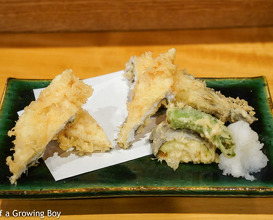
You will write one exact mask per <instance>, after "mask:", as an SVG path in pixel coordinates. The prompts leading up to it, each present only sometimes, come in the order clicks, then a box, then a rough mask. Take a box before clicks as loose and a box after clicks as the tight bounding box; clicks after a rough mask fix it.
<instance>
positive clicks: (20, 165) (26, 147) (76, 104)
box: [7, 70, 93, 184]
mask: <svg viewBox="0 0 273 220" xmlns="http://www.w3.org/2000/svg"><path fill="white" fill-rule="evenodd" d="M92 92H93V89H92V87H91V86H88V85H86V84H84V83H83V82H82V81H80V80H79V79H78V78H77V77H75V75H74V74H73V73H72V71H71V70H66V71H64V72H63V73H62V74H60V75H58V76H56V77H55V79H53V80H52V82H51V84H50V85H49V86H48V87H47V88H46V89H44V90H43V91H42V92H41V94H40V96H39V98H38V99H37V100H36V101H33V102H31V103H30V105H29V106H27V107H26V108H25V109H24V113H23V114H22V115H21V116H20V117H19V120H18V121H17V122H16V125H15V127H14V128H13V129H12V130H11V131H9V132H8V135H9V136H13V135H14V136H15V140H14V142H13V143H14V151H15V152H14V154H13V159H12V157H11V156H9V157H8V158H7V165H8V166H9V169H10V171H11V172H12V173H13V176H12V177H11V178H10V181H11V183H12V184H16V181H17V179H18V178H19V177H20V176H21V174H22V173H23V172H25V171H26V170H27V168H28V166H32V165H33V164H35V162H36V161H37V160H38V159H39V158H40V157H41V156H42V155H43V153H44V151H45V148H46V145H47V144H48V142H49V141H50V140H52V138H53V137H54V136H55V135H56V134H57V133H58V132H59V131H60V130H61V129H62V128H63V127H64V126H65V124H66V123H67V122H68V121H69V120H70V119H71V118H72V117H73V116H74V115H75V113H76V112H77V111H78V110H79V109H80V108H81V106H82V104H83V103H85V102H86V101H87V98H88V97H89V96H91V95H92Z"/></svg>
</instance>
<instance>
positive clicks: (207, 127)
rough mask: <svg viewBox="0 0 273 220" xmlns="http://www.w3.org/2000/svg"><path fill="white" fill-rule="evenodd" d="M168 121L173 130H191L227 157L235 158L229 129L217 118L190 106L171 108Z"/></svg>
mask: <svg viewBox="0 0 273 220" xmlns="http://www.w3.org/2000/svg"><path fill="white" fill-rule="evenodd" d="M167 121H168V123H169V126H170V127H171V128H173V129H189V130H193V131H195V132H197V133H198V134H199V135H200V136H201V137H203V138H206V139H207V140H208V141H209V142H210V143H211V144H213V145H215V146H216V147H217V148H219V149H220V150H221V151H222V153H223V154H224V155H225V156H227V157H234V156H235V152H234V143H233V140H232V136H231V134H230V132H229V130H228V128H227V127H226V126H225V125H224V123H223V122H222V121H220V120H218V119H217V118H215V117H213V116H211V115H209V114H207V113H204V112H201V111H198V110H196V109H194V108H192V107H190V106H185V107H184V108H179V107H169V108H168V110H167Z"/></svg>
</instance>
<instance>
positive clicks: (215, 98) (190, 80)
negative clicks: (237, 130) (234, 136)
mask: <svg viewBox="0 0 273 220" xmlns="http://www.w3.org/2000/svg"><path fill="white" fill-rule="evenodd" d="M174 90H175V92H176V97H175V99H176V101H178V102H183V103H185V104H187V105H189V106H191V107H193V108H196V109H199V110H202V111H204V112H206V113H209V114H212V115H214V116H215V117H217V118H218V119H220V120H221V121H223V122H226V121H229V122H235V121H239V120H244V121H246V122H248V123H250V124H251V123H253V122H254V121H255V120H257V119H256V118H255V117H254V114H255V112H254V108H252V107H251V106H249V105H248V103H247V101H245V100H243V99H239V98H236V99H234V98H231V97H225V96H224V95H222V94H221V93H220V92H216V91H214V90H213V89H211V88H208V87H207V86H206V83H205V82H204V81H202V80H198V79H195V78H194V77H193V76H192V75H189V74H187V73H185V72H184V71H181V70H180V71H176V73H175V75H174Z"/></svg>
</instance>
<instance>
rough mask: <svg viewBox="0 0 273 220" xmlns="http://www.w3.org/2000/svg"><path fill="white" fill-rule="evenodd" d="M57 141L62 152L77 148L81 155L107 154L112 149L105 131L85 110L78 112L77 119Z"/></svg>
mask: <svg viewBox="0 0 273 220" xmlns="http://www.w3.org/2000/svg"><path fill="white" fill-rule="evenodd" d="M57 141H58V142H59V146H60V148H61V149H62V150H64V151H67V150H68V149H70V148H71V147H75V148H76V150H77V151H78V152H79V154H80V155H82V154H86V153H93V152H95V151H98V152H105V151H109V150H110V149H111V148H112V144H111V142H110V141H109V140H108V137H107V136H106V134H105V132H104V131H103V129H102V128H101V127H100V126H99V125H98V123H97V122H96V120H95V119H94V118H93V117H92V116H91V115H90V114H89V113H88V112H87V111H86V110H83V109H81V110H80V111H78V112H77V114H76V115H75V119H74V120H73V121H72V122H70V123H68V124H67V125H66V127H65V129H63V130H62V131H61V132H60V133H59V134H58V140H57Z"/></svg>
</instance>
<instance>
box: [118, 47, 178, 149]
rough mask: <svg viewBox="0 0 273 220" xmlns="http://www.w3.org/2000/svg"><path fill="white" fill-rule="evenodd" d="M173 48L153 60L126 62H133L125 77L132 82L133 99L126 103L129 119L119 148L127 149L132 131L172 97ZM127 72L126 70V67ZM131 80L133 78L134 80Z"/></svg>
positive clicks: (149, 58) (144, 57)
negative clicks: (164, 101)
mask: <svg viewBox="0 0 273 220" xmlns="http://www.w3.org/2000/svg"><path fill="white" fill-rule="evenodd" d="M175 53H176V51H175V49H171V50H169V51H168V52H167V53H164V54H161V55H160V56H158V57H157V58H155V59H153V58H152V57H151V53H146V54H144V55H142V56H141V58H139V59H136V60H135V61H134V62H132V59H131V60H130V61H129V63H134V65H133V67H132V69H131V73H132V74H128V75H127V78H129V80H130V81H135V82H134V83H133V84H134V85H133V88H132V89H133V90H132V100H131V101H130V102H128V103H127V110H128V117H127V119H126V121H125V123H124V124H123V126H122V128H121V130H120V133H119V136H118V139H117V142H118V145H119V146H120V147H122V148H125V149H126V148H128V147H129V146H130V145H131V143H132V142H133V140H134V135H135V132H136V131H137V130H138V131H140V128H142V126H143V125H144V124H145V121H146V120H147V119H148V118H149V117H150V116H151V115H153V114H154V113H155V112H156V111H157V110H158V108H159V106H160V105H161V103H162V101H163V100H165V99H170V98H171V97H172V85H173V74H174V72H175V70H176V66H175V65H174V64H173V63H174V59H175ZM127 69H128V68H127ZM133 78H134V79H133Z"/></svg>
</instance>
